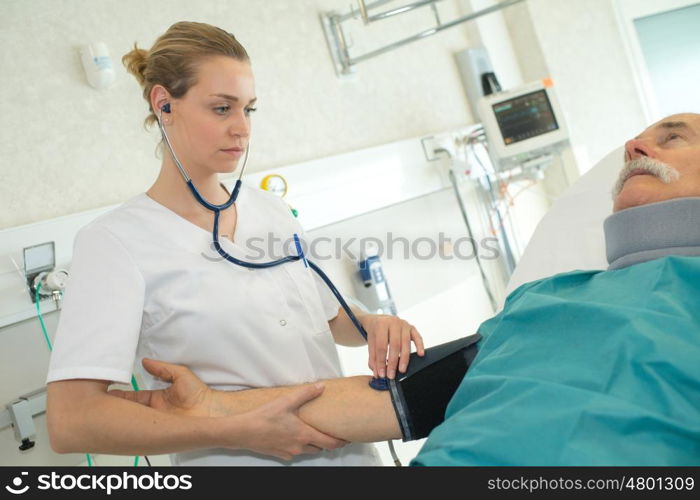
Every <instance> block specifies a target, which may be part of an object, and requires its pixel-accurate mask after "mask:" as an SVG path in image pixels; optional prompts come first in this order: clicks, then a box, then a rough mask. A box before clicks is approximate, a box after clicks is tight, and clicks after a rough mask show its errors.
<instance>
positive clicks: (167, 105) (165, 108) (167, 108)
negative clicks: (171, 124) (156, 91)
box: [160, 102, 170, 113]
mask: <svg viewBox="0 0 700 500" xmlns="http://www.w3.org/2000/svg"><path fill="white" fill-rule="evenodd" d="M160 110H161V111H162V112H163V113H170V103H169V102H166V103H165V104H163V107H162V108H160Z"/></svg>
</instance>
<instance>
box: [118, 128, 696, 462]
mask: <svg viewBox="0 0 700 500" xmlns="http://www.w3.org/2000/svg"><path fill="white" fill-rule="evenodd" d="M625 161H626V165H625V168H624V169H623V170H622V172H621V174H620V178H619V180H618V182H617V184H616V186H615V188H614V192H613V197H614V212H615V213H614V214H613V215H612V216H610V217H609V218H608V219H607V220H606V221H605V233H606V244H607V254H608V261H609V263H610V267H609V268H608V270H605V271H575V272H571V273H565V274H559V275H556V276H553V277H551V278H546V279H543V280H539V281H535V282H532V283H527V284H525V285H523V286H521V287H520V288H518V289H517V290H516V291H515V292H513V293H512V294H511V295H510V296H509V297H508V299H507V301H506V304H505V307H504V309H503V311H502V312H501V313H499V314H498V315H497V316H495V317H494V318H492V319H490V320H488V321H486V322H484V323H483V324H482V325H481V327H480V329H479V333H480V334H481V336H482V339H481V340H480V341H479V344H478V348H479V352H478V356H477V357H476V359H475V360H474V361H473V363H471V367H470V369H469V371H468V373H467V374H466V376H464V377H463V379H462V377H461V374H460V376H459V377H460V381H461V383H460V384H459V387H458V388H457V389H456V391H454V395H453V397H452V398H451V400H450V402H449V405H448V406H447V411H446V412H445V416H444V421H443V422H442V423H441V424H440V425H438V426H437V427H435V428H434V429H433V430H432V432H431V433H430V436H429V438H428V440H427V442H426V444H425V446H424V447H423V449H422V450H421V452H420V453H419V455H418V456H417V457H416V458H415V459H414V461H413V462H412V463H413V464H415V465H698V464H700V361H699V360H700V258H698V257H700V115H698V114H682V115H674V116H670V117H668V118H666V119H664V120H661V121H660V122H658V123H655V124H654V125H652V126H650V127H649V128H647V129H646V130H645V131H644V132H642V133H641V134H640V135H639V136H637V137H635V138H634V139H632V140H630V141H629V142H628V143H627V144H626V147H625ZM471 350H472V348H471V347H469V343H468V342H467V343H465V344H463V345H461V346H459V348H458V349H457V351H459V352H461V353H469V352H471ZM460 356H462V355H461V354H460ZM438 358H440V359H441V361H438V362H436V363H435V364H434V365H433V368H435V367H438V368H439V370H442V372H443V373H450V372H453V371H454V369H453V368H448V367H446V366H445V365H444V363H443V361H444V359H446V358H445V356H438ZM463 359H464V362H463V363H462V365H461V366H464V367H466V366H468V365H469V363H470V362H471V359H469V356H467V355H466V354H464V356H463ZM145 366H146V368H147V369H148V370H149V371H151V372H152V373H154V374H156V375H158V376H160V377H161V378H163V379H165V380H167V381H170V382H172V383H173V385H172V386H171V387H170V388H169V389H166V390H165V391H155V392H144V393H143V394H133V393H123V392H121V391H118V392H115V393H114V394H115V395H118V396H122V397H125V398H128V399H131V400H133V401H137V402H140V403H142V404H149V405H150V406H153V407H155V408H160V409H163V410H166V411H175V412H181V413H185V414H189V415H208V416H220V417H223V416H225V415H233V414H238V413H241V412H246V411H254V410H255V408H257V407H259V406H260V405H262V404H275V401H277V403H276V404H280V403H279V401H280V400H279V399H277V398H279V397H280V396H281V397H283V398H290V397H292V395H293V394H294V392H293V391H295V390H299V389H295V388H270V389H255V390H249V391H241V392H238V393H220V392H216V391H211V390H209V389H208V388H207V387H206V386H204V385H203V384H201V382H199V381H198V380H197V379H196V377H194V375H193V374H192V373H191V372H189V370H187V369H186V368H184V367H178V366H174V365H169V364H166V363H161V362H155V361H148V362H146V363H145ZM465 369H466V368H465ZM435 371H436V370H433V372H435ZM419 375H420V373H419ZM433 375H434V374H433ZM448 378H449V377H448ZM440 380H441V379H440V378H439V377H438V378H437V379H435V380H433V381H431V379H430V378H429V377H428V378H427V379H426V378H424V379H423V380H422V383H420V384H415V387H411V388H410V389H407V388H404V389H405V392H407V393H408V396H410V397H407V398H404V397H403V396H404V395H405V394H403V393H401V391H400V390H399V391H398V392H396V391H394V394H392V395H391V396H390V395H389V394H388V393H387V392H377V391H374V390H372V389H371V388H369V387H368V385H367V381H368V377H352V378H347V379H337V380H329V381H326V382H325V392H324V393H323V394H322V395H321V396H320V397H318V398H316V399H314V400H313V401H311V402H309V403H307V404H306V405H304V406H302V407H301V409H300V411H299V416H300V417H301V419H302V420H303V421H305V422H308V423H309V424H311V425H312V426H314V427H316V428H318V429H319V430H321V431H323V432H325V433H327V434H330V435H333V436H336V437H339V438H342V439H345V440H361V441H373V440H381V439H387V438H397V437H399V436H403V437H404V438H406V437H407V432H409V431H410V430H411V429H412V428H414V425H413V424H416V423H418V424H419V423H420V422H422V421H424V420H425V416H424V415H423V411H422V410H424V409H425V408H424V407H425V406H426V405H429V404H430V402H431V394H432V393H433V392H440V390H441V389H442V388H443V386H442V385H441V382H440ZM400 385H401V384H400V383H399V384H395V386H399V389H401V387H400ZM416 387H418V388H417V389H416ZM270 401H272V403H270ZM287 417H289V415H287ZM416 437H420V435H418V436H416Z"/></svg>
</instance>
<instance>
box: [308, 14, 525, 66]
mask: <svg viewBox="0 0 700 500" xmlns="http://www.w3.org/2000/svg"><path fill="white" fill-rule="evenodd" d="M391 1H392V0H378V1H375V2H372V3H365V0H357V4H358V9H357V10H355V9H354V8H351V10H350V12H348V13H346V14H338V13H336V12H325V13H323V14H321V24H322V25H323V30H324V32H325V35H326V41H327V42H328V48H329V50H330V52H331V57H332V59H333V64H334V66H335V70H336V74H337V75H338V76H347V75H350V74H352V73H353V72H354V67H355V65H356V64H357V63H360V62H362V61H366V60H367V59H371V58H373V57H376V56H378V55H380V54H384V53H385V52H389V51H391V50H393V49H395V48H397V47H401V46H402V45H406V44H407V43H410V42H415V41H416V40H421V39H423V38H426V37H429V36H431V35H434V34H436V33H439V32H440V31H443V30H446V29H448V28H452V27H453V26H457V25H458V24H462V23H464V22H467V21H471V20H472V19H476V18H478V17H481V16H484V15H486V14H490V13H492V12H496V11H498V10H501V9H503V8H505V7H509V6H511V5H514V4H516V3H519V2H522V1H523V0H504V1H502V2H499V3H496V4H494V5H492V6H490V7H487V8H485V9H481V10H478V11H476V12H473V13H471V14H467V15H465V16H461V17H458V18H457V19H453V20H451V21H448V22H443V21H442V20H441V19H440V15H439V13H438V11H437V6H436V4H437V3H438V2H440V1H441V0H420V1H416V2H413V3H411V4H407V5H402V6H401V7H396V8H393V9H390V10H387V11H384V12H380V13H373V12H372V10H374V9H376V8H377V7H380V6H382V5H385V4H387V3H390V2H391ZM427 6H430V7H431V10H432V11H433V15H434V16H435V27H433V28H429V29H427V30H424V31H421V32H420V33H417V34H415V35H413V36H409V37H407V38H404V39H402V40H399V41H397V42H394V43H391V44H389V45H386V46H384V47H380V48H378V49H376V50H372V51H370V52H367V53H365V54H361V55H355V56H353V55H351V54H350V46H351V44H350V43H348V39H349V37H348V33H347V32H346V30H345V29H344V28H343V24H344V23H346V22H347V21H350V20H353V19H362V21H363V22H364V24H365V25H369V24H372V23H374V22H377V21H381V20H383V19H388V18H390V17H394V16H398V15H400V14H403V13H405V12H409V11H412V10H415V9H418V8H421V7H427Z"/></svg>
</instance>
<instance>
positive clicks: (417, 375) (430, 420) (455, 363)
mask: <svg viewBox="0 0 700 500" xmlns="http://www.w3.org/2000/svg"><path fill="white" fill-rule="evenodd" d="M480 339H481V335H479V334H478V333H477V334H475V335H470V336H469V337H464V338H461V339H458V340H454V341H452V342H448V343H446V344H441V345H438V346H434V347H431V348H429V349H426V350H425V356H423V357H420V356H418V355H417V354H416V353H412V354H411V358H410V361H409V363H408V370H407V371H406V373H404V374H399V376H397V377H396V378H395V379H393V380H390V381H389V389H390V391H391V402H392V404H393V405H394V411H395V412H396V417H397V418H398V421H399V425H400V426H401V435H402V437H403V440H404V441H413V440H416V439H422V438H424V437H426V436H427V435H428V434H430V431H432V430H433V429H434V428H435V427H436V426H438V425H439V424H441V423H442V421H443V420H444V419H445V410H446V409H447V403H449V402H450V399H452V395H453V394H454V393H455V391H456V390H457V388H458V387H459V385H460V384H461V383H462V379H463V378H464V375H465V374H466V373H467V370H468V369H469V366H470V365H471V363H472V361H473V360H474V357H476V354H477V347H476V343H477V342H478V341H479V340H480Z"/></svg>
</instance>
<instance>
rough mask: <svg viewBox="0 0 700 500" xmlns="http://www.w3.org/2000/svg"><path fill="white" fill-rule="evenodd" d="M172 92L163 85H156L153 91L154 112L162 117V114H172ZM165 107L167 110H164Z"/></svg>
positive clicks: (151, 99)
mask: <svg viewBox="0 0 700 500" xmlns="http://www.w3.org/2000/svg"><path fill="white" fill-rule="evenodd" d="M171 99H172V98H171V96H170V92H168V91H167V90H166V88H165V87H163V86H162V85H154V86H153V88H152V89H151V95H150V102H151V109H152V110H153V112H154V113H155V114H156V115H157V116H160V112H161V111H163V112H164V113H170V101H171ZM164 106H165V109H164V108H163V107H164Z"/></svg>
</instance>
